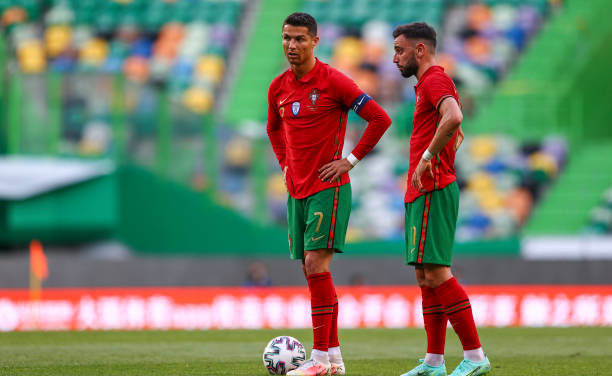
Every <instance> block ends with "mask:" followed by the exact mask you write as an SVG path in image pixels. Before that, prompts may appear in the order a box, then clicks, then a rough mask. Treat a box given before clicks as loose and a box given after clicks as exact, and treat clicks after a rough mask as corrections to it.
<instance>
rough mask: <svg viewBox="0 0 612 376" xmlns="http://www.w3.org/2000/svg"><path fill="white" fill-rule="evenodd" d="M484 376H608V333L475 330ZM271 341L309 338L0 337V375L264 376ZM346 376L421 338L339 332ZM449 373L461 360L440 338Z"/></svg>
mask: <svg viewBox="0 0 612 376" xmlns="http://www.w3.org/2000/svg"><path fill="white" fill-rule="evenodd" d="M480 334H481V340H482V342H483V344H484V346H485V351H487V353H488V355H489V358H490V359H491V363H492V365H493V371H492V373H491V375H494V376H504V375H512V376H515V375H538V376H541V375H551V376H552V375H554V376H563V375H589V376H594V375H610V374H612V371H611V370H612V356H611V354H612V328H541V329H531V328H505V329H481V330H480ZM277 335H291V336H294V337H296V338H298V339H300V340H301V341H302V343H303V344H304V345H305V346H306V348H307V349H309V348H310V347H311V346H312V342H311V338H312V334H311V332H310V331H309V330H251V331H244V330H240V331H192V332H190V331H163V332H154V331H147V332H17V333H3V334H0V375H39V376H42V375H62V376H67V375H79V376H84V375H147V376H151V375H207V376H212V375H249V376H257V375H261V376H264V375H267V371H266V370H265V369H264V367H263V364H262V361H261V354H262V352H263V348H264V346H265V345H266V343H267V342H268V341H269V340H270V339H271V338H272V337H274V336H277ZM340 341H341V343H342V350H343V355H344V359H345V362H346V366H347V375H350V376H357V375H362V376H365V375H368V376H369V375H376V376H381V375H394V376H397V375H399V374H401V373H403V372H405V371H406V370H407V369H410V368H412V367H413V366H414V365H415V364H416V363H415V360H416V358H418V357H422V356H423V354H424V351H425V332H424V331H423V330H422V329H409V330H374V329H373V330H367V329H363V330H343V331H341V333H340ZM446 348H447V354H446V355H447V356H446V358H447V368H448V371H449V373H450V372H451V371H452V369H453V368H454V367H455V366H456V365H457V364H458V362H459V361H460V360H461V357H462V353H461V350H460V349H461V347H460V344H459V341H458V340H457V337H456V336H455V334H454V333H453V332H452V331H450V330H449V332H448V336H447V344H446Z"/></svg>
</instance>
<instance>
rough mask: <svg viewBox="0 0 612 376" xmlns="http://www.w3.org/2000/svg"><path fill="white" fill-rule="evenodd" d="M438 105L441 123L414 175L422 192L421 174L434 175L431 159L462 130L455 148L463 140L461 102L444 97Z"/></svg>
mask: <svg viewBox="0 0 612 376" xmlns="http://www.w3.org/2000/svg"><path fill="white" fill-rule="evenodd" d="M438 106H439V111H440V116H441V118H440V124H439V126H438V129H436V133H435V134H434V137H433V139H432V140H431V143H430V144H429V147H427V149H426V150H425V152H424V153H423V155H422V156H421V160H420V161H419V164H418V165H417V167H416V169H415V171H414V174H413V175H412V186H413V187H414V188H415V189H417V190H418V191H420V192H424V190H423V184H422V183H421V176H422V175H423V173H424V172H425V171H427V173H428V174H429V175H430V176H431V177H433V169H432V166H431V159H432V158H433V157H434V156H435V155H436V154H438V153H439V152H440V151H441V150H442V149H443V148H444V147H445V146H446V144H448V143H449V142H450V141H451V140H452V139H453V137H454V136H455V133H457V132H460V135H458V137H457V143H456V144H455V149H456V148H458V147H459V145H460V144H461V141H463V132H461V122H462V121H463V114H462V113H461V108H459V104H458V103H457V101H456V100H455V98H453V97H452V96H447V97H445V98H442V99H441V100H440V104H439V105H438ZM459 136H460V137H459Z"/></svg>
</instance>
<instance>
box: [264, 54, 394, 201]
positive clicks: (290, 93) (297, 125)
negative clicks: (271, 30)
mask: <svg viewBox="0 0 612 376" xmlns="http://www.w3.org/2000/svg"><path fill="white" fill-rule="evenodd" d="M370 100H371V98H370V97H369V96H368V95H367V94H364V93H363V91H362V90H361V89H359V87H358V86H357V85H356V84H355V83H354V82H353V80H351V79H350V78H348V77H347V76H345V75H344V74H342V73H341V72H339V71H338V70H336V69H334V68H332V67H330V66H329V65H327V64H325V63H322V62H320V61H319V60H318V59H317V61H316V63H315V66H314V68H313V69H312V70H311V71H310V72H309V73H308V74H306V75H305V76H304V77H302V78H301V79H299V80H298V79H297V78H296V76H295V74H294V73H293V71H292V70H291V69H288V70H287V71H285V72H284V73H282V74H281V75H279V76H278V77H276V78H275V79H274V80H273V81H272V83H271V84H270V89H269V91H268V135H269V136H270V141H271V142H272V147H273V148H274V152H275V154H276V156H277V158H278V161H279V163H280V165H281V168H283V169H284V168H285V166H287V167H288V168H287V189H288V190H289V194H290V195H291V196H292V197H294V198H298V199H300V198H305V197H308V196H310V195H312V194H314V193H317V192H320V191H322V190H324V189H327V188H330V187H338V186H340V185H343V184H346V183H348V182H349V175H348V173H346V174H344V175H342V176H341V177H340V179H338V180H336V181H333V182H328V181H326V182H323V181H321V179H319V172H318V170H319V168H321V167H322V166H323V165H325V164H326V163H329V162H331V161H333V160H336V159H341V158H342V147H343V145H344V135H345V131H346V120H347V117H348V112H349V110H350V109H353V110H354V111H355V112H357V113H359V111H360V110H361V109H362V108H363V107H364V106H365V104H366V103H368V102H369V101H370ZM381 111H382V110H381ZM385 116H386V115H385ZM387 127H388V125H387ZM385 129H386V128H385ZM382 132H384V129H383V130H382ZM381 135H382V133H381ZM378 138H380V136H378ZM376 141H378V139H376ZM374 143H375V142H374ZM372 146H373V145H372ZM356 150H357V148H356ZM367 151H369V150H367ZM355 153H356V152H355V151H354V154H355ZM357 154H364V153H363V152H359V153H357ZM357 154H355V156H356V157H357V158H358V159H361V158H362V157H363V156H364V155H357Z"/></svg>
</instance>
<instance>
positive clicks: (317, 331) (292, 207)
mask: <svg viewBox="0 0 612 376" xmlns="http://www.w3.org/2000/svg"><path fill="white" fill-rule="evenodd" d="M282 41H283V50H284V53H285V57H286V58H287V61H288V62H289V65H290V69H288V70H287V71H285V72H284V73H282V74H281V75H279V76H278V77H276V78H275V79H274V80H273V81H272V83H271V84H270V88H269V91H268V125H267V131H268V136H269V138H270V143H271V144H272V148H273V149H274V153H275V154H276V157H277V158H278V162H279V164H280V167H281V169H282V171H283V177H284V180H285V185H286V186H287V190H288V192H289V197H288V199H287V217H288V222H289V249H290V253H291V258H292V259H300V260H302V267H303V271H304V275H305V276H306V280H307V281H308V289H309V291H310V296H311V308H312V325H313V336H314V346H313V350H312V356H311V359H310V360H308V361H306V362H305V363H304V364H303V365H302V366H301V367H299V368H298V369H296V370H293V371H290V372H289V373H288V375H309V376H315V375H327V374H328V373H331V374H333V375H343V374H345V370H344V363H343V361H342V356H341V353H340V345H339V341H338V300H337V296H336V292H335V289H334V285H333V282H332V277H331V274H330V271H329V266H330V262H331V260H332V257H333V255H334V253H335V252H342V250H343V247H344V238H345V234H346V229H347V226H348V218H349V214H350V210H351V186H350V183H349V175H348V172H349V170H350V169H352V168H353V167H354V166H355V165H356V164H357V162H359V160H361V159H362V158H363V157H365V156H366V154H368V152H370V150H372V148H373V147H374V146H375V145H376V144H377V143H378V140H379V139H380V138H381V137H382V135H383V133H384V132H385V131H386V130H387V128H388V127H389V125H390V124H391V119H390V118H389V116H387V114H386V113H385V111H384V110H383V109H382V108H381V107H380V106H379V105H378V104H377V103H376V102H375V101H374V100H372V98H371V97H370V96H368V95H367V94H366V93H364V92H363V91H362V90H361V89H359V87H358V86H357V85H356V84H355V83H354V82H353V81H352V80H351V79H350V78H348V77H347V76H345V75H344V74H342V73H340V72H339V71H337V70H336V69H334V68H332V67H330V66H329V65H327V64H325V63H323V62H321V61H319V60H318V59H316V58H315V56H314V47H315V46H316V45H317V43H318V41H319V37H318V36H317V23H316V21H315V19H314V18H313V17H312V16H311V15H309V14H306V13H293V14H291V15H289V16H288V17H287V18H286V19H285V21H284V22H283V28H282ZM349 110H353V111H355V112H356V113H357V114H359V116H361V117H362V118H363V119H365V120H367V121H368V126H367V128H366V129H365V131H364V134H363V136H362V137H361V140H360V141H359V143H358V144H357V145H356V146H355V148H354V149H353V151H352V153H351V154H349V155H348V156H347V157H346V158H342V147H343V144H344V134H345V131H346V121H347V116H348V112H349Z"/></svg>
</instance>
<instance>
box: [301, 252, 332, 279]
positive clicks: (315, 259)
mask: <svg viewBox="0 0 612 376" xmlns="http://www.w3.org/2000/svg"><path fill="white" fill-rule="evenodd" d="M328 264H329V260H328V256H327V253H326V252H323V251H318V252H308V253H307V254H306V257H305V258H304V270H305V272H306V275H311V274H317V273H323V272H326V271H329V265H328Z"/></svg>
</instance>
